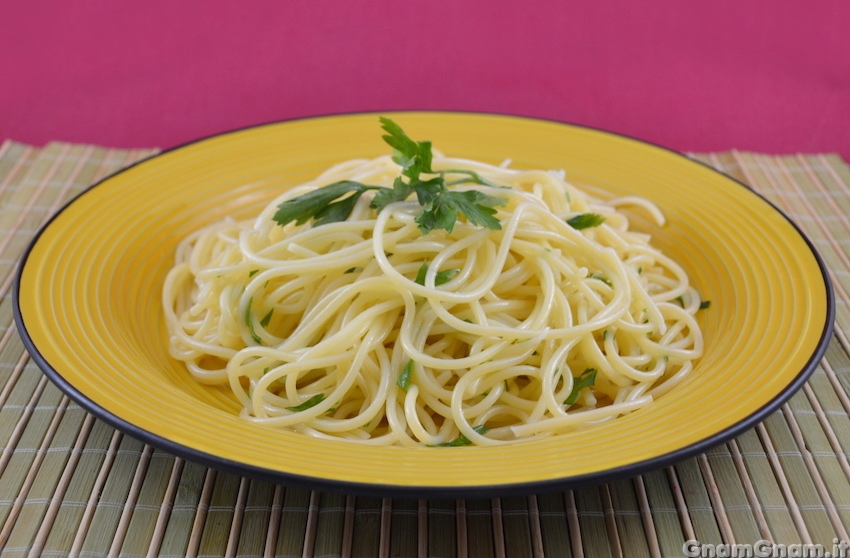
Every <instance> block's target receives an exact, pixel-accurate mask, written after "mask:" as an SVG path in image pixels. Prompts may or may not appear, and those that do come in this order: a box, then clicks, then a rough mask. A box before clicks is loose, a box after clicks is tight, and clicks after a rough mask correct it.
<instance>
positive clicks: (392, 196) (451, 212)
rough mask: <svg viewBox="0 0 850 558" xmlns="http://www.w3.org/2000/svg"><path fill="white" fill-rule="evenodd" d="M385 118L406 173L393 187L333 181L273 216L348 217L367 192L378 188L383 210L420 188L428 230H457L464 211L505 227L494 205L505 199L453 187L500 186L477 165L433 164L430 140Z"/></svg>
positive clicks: (320, 221)
mask: <svg viewBox="0 0 850 558" xmlns="http://www.w3.org/2000/svg"><path fill="white" fill-rule="evenodd" d="M380 121H381V127H382V128H383V129H384V131H385V132H386V134H385V135H384V136H382V137H383V139H384V141H385V142H386V143H387V144H388V145H389V146H390V147H392V149H393V152H392V158H393V161H395V162H396V163H397V164H398V165H400V166H401V175H400V176H398V177H397V178H396V179H395V181H394V182H393V187H392V188H385V187H383V186H370V185H367V184H362V183H360V182H355V181H353V180H343V181H341V182H334V183H333V184H328V185H327V186H323V187H321V188H318V189H316V190H313V191H312V192H308V193H306V194H303V195H301V196H298V197H295V198H292V199H291V200H287V201H285V202H284V203H282V204H280V205H278V210H277V212H275V214H274V216H273V217H272V219H273V220H274V221H275V222H277V223H278V224H279V225H280V226H284V225H286V224H287V223H290V222H292V221H295V223H296V224H298V225H302V224H304V223H306V222H307V221H309V220H311V219H313V220H315V223H314V224H313V225H314V226H319V225H324V224H327V223H334V222H337V221H344V220H346V219H347V218H348V217H349V215H351V212H352V211H353V210H354V206H355V205H356V204H357V200H359V199H360V197H361V196H362V195H363V194H364V193H366V192H368V191H370V190H374V191H376V193H375V197H374V198H373V199H372V203H371V207H372V208H373V209H376V210H377V211H378V212H380V211H382V210H383V209H384V208H385V207H386V206H388V205H389V204H391V203H395V202H400V201H405V200H407V198H409V197H410V196H411V195H413V194H416V199H417V200H418V201H419V205H421V206H422V211H421V212H420V213H419V215H417V216H416V224H417V226H418V227H419V231H420V232H421V233H422V234H423V235H424V234H428V233H429V232H430V231H432V230H437V229H445V230H446V231H448V232H452V230H453V229H454V226H455V223H457V221H458V219H459V218H460V216H461V215H464V216H465V217H466V219H467V220H468V221H469V222H470V223H472V224H473V225H477V226H479V227H486V228H488V229H493V230H500V229H501V228H502V226H501V224H500V223H499V220H498V219H497V218H496V217H495V215H496V213H497V210H496V209H495V208H496V207H500V206H503V205H505V204H506V203H507V200H506V199H504V198H500V197H496V196H490V195H488V194H485V193H483V192H480V191H478V190H466V191H462V192H460V191H455V190H450V189H449V187H450V186H455V185H458V184H479V185H482V186H490V187H498V186H496V185H495V184H492V183H491V182H489V181H488V180H486V179H484V178H483V177H481V176H480V175H479V174H478V173H476V172H474V171H469V170H462V169H451V170H445V171H435V170H433V169H432V168H431V161H432V158H433V154H432V152H431V142H430V141H419V142H417V141H414V140H412V139H410V138H409V137H408V136H407V134H406V133H405V132H404V130H402V129H401V127H400V126H399V125H398V124H396V123H395V122H393V121H392V120H391V119H389V118H386V117H383V116H382V117H381V118H380ZM446 174H452V175H460V178H456V179H455V180H452V181H446Z"/></svg>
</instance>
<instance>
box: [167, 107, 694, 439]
mask: <svg viewBox="0 0 850 558" xmlns="http://www.w3.org/2000/svg"><path fill="white" fill-rule="evenodd" d="M381 121H382V123H383V126H384V130H385V131H386V132H387V134H388V135H386V136H384V137H385V139H386V141H387V142H388V143H389V144H390V145H391V146H392V147H393V154H392V155H388V156H384V157H379V158H377V159H373V160H352V161H347V162H344V163H342V164H339V165H337V166H334V167H332V168H330V169H329V170H327V171H326V172H324V173H323V174H322V175H321V176H319V177H318V178H316V179H315V180H314V181H311V182H309V183H307V184H304V185H301V186H298V187H296V188H293V189H291V190H288V191H286V192H285V193H283V194H282V195H281V196H280V197H278V198H277V199H275V200H274V201H272V202H271V203H270V204H269V205H268V206H267V207H266V208H265V210H263V212H262V213H261V214H260V215H259V217H257V218H256V219H255V220H252V221H248V222H237V221H235V220H232V219H226V220H224V221H222V222H218V223H215V224H213V225H210V226H208V227H206V228H204V229H202V230H199V231H197V232H195V233H194V234H192V235H190V236H189V237H188V238H186V239H185V240H184V241H183V242H182V243H181V244H180V245H179V247H178V249H177V254H176V263H175V266H174V267H173V268H172V269H171V271H170V273H169V275H168V277H167V279H166V281H165V286H164V290H163V305H164V310H165V316H166V320H167V325H168V328H169V332H170V335H171V353H172V355H173V356H174V357H175V358H177V359H179V360H181V361H184V362H185V364H186V366H187V368H188V370H189V371H190V372H191V374H192V375H193V376H194V377H195V378H196V379H197V381H199V382H203V383H206V384H223V385H225V386H227V385H229V388H230V389H231V390H232V392H233V395H234V396H235V397H236V398H237V399H238V401H239V402H240V403H241V404H242V406H243V410H242V416H243V417H244V418H245V419H246V420H251V421H256V422H259V423H263V424H267V425H271V426H275V427H281V428H287V429H291V430H295V431H298V432H301V433H304V434H307V435H312V436H319V437H327V438H334V439H345V440H350V441H356V442H361V443H366V444H375V445H389V444H401V445H428V446H457V445H469V444H476V445H493V444H500V443H506V442H514V441H517V440H524V439H534V438H537V437H541V436H550V435H554V434H557V433H559V432H564V431H568V430H570V429H575V428H582V427H586V426H587V425H591V424H597V423H601V422H605V421H608V420H613V419H615V418H616V417H618V416H621V415H624V414H627V413H630V412H633V411H635V410H637V409H641V408H643V407H645V406H647V405H649V404H650V403H651V402H652V401H653V400H654V399H656V398H657V397H658V396H660V395H661V394H663V393H665V392H667V391H669V390H670V389H671V388H672V387H674V386H675V385H677V384H678V383H680V382H681V381H682V380H683V379H684V378H685V377H686V376H687V375H688V374H689V373H691V371H692V369H693V366H694V361H695V359H697V358H699V357H700V355H701V353H702V349H703V340H702V336H701V332H700V330H699V327H698V325H697V323H696V320H695V315H696V313H697V311H698V310H699V309H700V308H701V307H703V308H704V307H705V306H706V303H704V302H701V301H700V297H699V295H698V294H697V293H696V291H695V290H694V289H693V287H691V286H690V285H689V283H688V278H687V276H686V274H685V273H684V271H683V270H682V269H681V267H680V266H678V265H677V264H676V263H675V262H673V261H671V260H670V259H669V258H667V257H665V256H664V255H663V254H662V253H661V252H660V251H659V250H657V249H655V248H653V247H652V246H651V245H650V244H649V240H650V239H649V237H648V236H647V235H645V234H640V233H637V232H634V231H630V230H629V226H628V225H629V224H628V221H627V218H626V216H625V214H624V213H623V212H621V211H618V208H620V207H622V206H626V205H631V206H635V207H637V208H638V209H639V210H641V211H646V212H648V213H649V214H650V215H651V216H653V218H654V219H655V220H656V221H657V222H658V224H659V225H662V224H663V216H662V215H661V213H660V211H658V209H657V208H656V207H655V206H654V205H652V204H651V203H650V202H648V201H646V200H643V199H640V198H632V197H630V198H615V199H609V200H601V199H597V198H594V197H592V196H590V195H589V194H587V193H584V192H583V191H581V190H579V189H577V188H576V187H574V186H572V185H570V184H569V183H568V182H566V181H565V179H564V173H563V171H557V172H556V171H539V170H515V169H512V168H510V166H509V164H507V163H506V164H503V165H501V166H492V165H488V164H484V163H480V162H475V161H469V160H462V159H453V158H449V157H443V156H440V155H438V154H436V153H432V152H431V146H430V143H429V142H414V141H412V140H410V139H409V138H408V137H407V136H406V135H405V134H404V132H403V131H402V130H401V129H400V128H399V127H398V126H397V125H396V124H395V123H393V122H392V121H390V120H388V119H381Z"/></svg>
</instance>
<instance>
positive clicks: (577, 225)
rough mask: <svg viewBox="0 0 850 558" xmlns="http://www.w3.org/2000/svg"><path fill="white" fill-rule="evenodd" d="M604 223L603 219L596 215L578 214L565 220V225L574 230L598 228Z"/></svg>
mask: <svg viewBox="0 0 850 558" xmlns="http://www.w3.org/2000/svg"><path fill="white" fill-rule="evenodd" d="M604 222H605V217H603V216H602V215H600V214H598V213H579V214H578V215H576V216H574V217H570V218H569V219H567V224H568V225H569V226H571V227H572V228H574V229H576V230H579V231H580V230H582V229H589V228H592V227H598V226H599V225H601V224H602V223H604Z"/></svg>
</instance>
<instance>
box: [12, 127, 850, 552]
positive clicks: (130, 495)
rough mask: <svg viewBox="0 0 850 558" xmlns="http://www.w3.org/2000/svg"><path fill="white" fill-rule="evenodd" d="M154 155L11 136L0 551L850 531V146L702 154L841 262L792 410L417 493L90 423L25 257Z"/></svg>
mask: <svg viewBox="0 0 850 558" xmlns="http://www.w3.org/2000/svg"><path fill="white" fill-rule="evenodd" d="M152 153H153V150H120V149H106V148H100V147H95V146H87V145H71V144H66V143H52V144H49V145H47V146H46V147H44V148H35V147H30V146H26V145H22V144H19V143H14V142H6V143H3V144H2V146H1V147H0V328H2V330H0V441H2V442H0V443H2V446H3V448H2V453H0V551H2V555H3V556H39V555H44V556H103V555H111V556H186V555H188V556H282V557H301V556H321V557H325V556H354V557H361V556H385V557H389V556H393V557H395V556H446V557H454V556H457V557H460V558H463V557H490V556H494V557H514V556H517V557H526V556H527V557H540V556H544V555H546V556H572V557H576V558H578V557H582V556H587V557H628V558H631V557H643V556H647V557H660V556H684V555H685V552H684V550H683V543H685V541H688V540H697V541H699V542H700V543H707V544H714V545H718V544H728V545H733V544H743V545H754V544H757V543H758V541H761V540H767V541H770V542H772V543H778V544H784V545H793V544H812V543H817V544H822V545H823V546H824V548H825V550H827V551H832V550H833V544H834V543H835V540H836V539H837V540H838V541H848V540H850V538H849V537H848V530H850V463H849V462H848V456H850V453H848V452H850V343H848V337H850V294H848V293H850V218H848V217H847V215H848V214H850V168H848V166H847V164H846V163H845V162H844V161H842V160H841V159H840V158H839V157H838V156H835V155H794V156H782V157H774V156H767V155H760V154H754V153H740V152H728V153H718V154H711V155H694V157H695V158H698V159H700V160H702V161H704V162H707V163H708V164H710V165H712V166H715V167H717V168H719V169H720V170H722V171H724V172H726V173H728V174H730V175H732V176H734V177H736V178H737V179H739V180H741V181H742V182H745V183H747V184H750V185H752V187H753V188H755V189H756V190H757V191H758V192H760V193H762V194H763V195H765V196H766V197H767V198H768V199H769V200H771V201H772V202H773V203H774V204H776V206H777V207H779V208H780V209H781V210H783V211H784V212H786V213H787V214H788V215H789V216H791V218H792V219H793V220H794V221H795V222H796V223H798V224H799V225H800V227H801V228H802V229H803V230H804V231H805V232H806V234H807V235H808V236H809V237H810V238H811V239H812V241H813V242H814V243H815V245H816V246H817V248H818V250H819V251H820V253H821V254H822V256H823V257H824V259H825V261H826V262H827V264H828V266H829V268H830V272H831V274H832V279H833V281H834V284H835V290H836V299H837V320H836V322H837V323H836V333H835V335H834V337H833V339H832V342H831V344H830V346H829V349H828V351H827V354H826V357H825V358H824V360H823V361H822V363H821V366H819V367H818V369H817V370H816V372H815V373H814V375H813V377H812V378H811V380H810V381H809V383H808V384H807V385H806V386H805V387H804V388H803V389H802V390H801V391H800V392H798V394H797V395H795V396H794V397H793V399H791V401H790V402H789V403H788V404H786V405H784V406H783V407H782V408H781V410H780V411H778V412H777V413H775V414H774V415H773V416H771V417H770V418H768V419H767V420H766V421H765V422H764V423H762V424H760V425H758V426H757V427H756V428H754V429H752V430H750V431H748V432H747V433H745V434H743V435H742V436H740V437H739V438H737V439H735V440H733V441H731V442H729V443H727V444H724V445H722V446H720V447H717V448H715V449H713V450H712V451H710V452H708V453H706V454H703V455H700V456H699V457H697V458H694V459H690V460H688V461H685V462H683V463H679V464H678V465H676V466H673V467H669V468H666V469H663V470H658V471H654V472H652V473H649V474H645V475H641V476H638V477H634V478H631V479H626V480H621V481H618V482H612V483H610V484H605V485H600V486H595V487H589V488H584V489H580V490H574V491H567V492H558V493H548V494H536V495H529V496H528V497H510V498H495V499H488V500H459V501H434V500H418V501H417V500H402V499H379V498H360V497H352V496H348V497H347V496H342V495H338V494H332V493H319V492H310V491H308V490H304V489H301V488H298V487H291V486H275V485H271V484H268V483H264V482H258V481H254V480H249V479H245V478H240V477H238V476H235V475H232V474H228V473H224V472H217V471H215V470H212V469H208V468H206V467H203V466H200V465H197V464H195V463H191V462H187V461H184V460H182V459H179V458H175V457H173V456H171V455H168V454H166V453H163V452H161V451H159V450H156V449H153V448H151V447H149V446H147V445H145V444H143V443H141V442H139V441H137V440H134V439H132V438H130V437H128V436H124V435H122V434H121V433H119V432H117V431H115V430H113V429H112V428H111V427H109V426H107V425H105V424H104V423H102V422H100V421H99V420H95V419H94V418H93V417H92V416H91V415H88V414H87V413H86V412H85V411H83V410H82V409H81V408H80V407H78V406H77V405H76V404H74V403H71V402H70V401H69V400H68V398H67V397H65V396H63V394H62V393H61V392H60V391H59V390H58V389H57V388H56V387H54V386H53V384H51V383H50V382H48V381H47V380H46V379H45V377H44V376H43V375H42V373H41V372H40V371H39V370H38V368H37V367H36V366H35V364H33V363H32V362H31V361H30V360H29V358H28V355H27V353H26V351H25V350H24V347H23V345H22V343H21V340H20V338H19V337H18V335H17V333H16V331H15V325H14V323H13V320H12V309H11V307H12V304H11V293H10V286H11V283H12V276H13V273H14V269H15V265H16V263H17V260H18V258H19V257H20V256H21V254H22V252H23V251H24V250H25V248H26V246H27V244H28V242H29V240H30V238H31V237H32V235H33V234H34V232H35V231H36V229H37V228H38V227H39V225H40V224H41V223H42V222H44V221H45V219H46V218H47V217H48V216H49V215H51V214H52V213H54V212H55V211H56V210H57V209H59V208H60V207H61V204H62V203H63V201H64V200H67V199H69V198H70V197H71V196H74V195H75V194H77V193H78V192H80V191H81V190H82V189H84V188H85V187H86V186H88V185H90V184H92V183H93V182H95V181H97V180H98V179H100V178H101V177H103V176H106V175H108V174H110V173H112V172H114V171H116V170H118V169H120V168H122V167H124V166H126V165H128V164H130V163H132V162H133V161H136V160H138V159H141V158H144V157H146V156H148V155H150V154H152ZM790 551H791V552H793V551H794V550H793V549H791V550H790ZM717 555H721V556H722V555H724V554H721V553H718V554H717ZM726 555H730V554H726ZM788 555H796V554H788Z"/></svg>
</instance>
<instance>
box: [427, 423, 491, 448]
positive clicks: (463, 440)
mask: <svg viewBox="0 0 850 558" xmlns="http://www.w3.org/2000/svg"><path fill="white" fill-rule="evenodd" d="M473 430H474V431H475V432H476V433H477V434H481V435H482V436H483V435H484V434H487V433H488V432H490V429H489V428H487V427H486V426H484V425H483V424H481V425H478V426H476V427H475V428H473ZM471 445H472V442H471V441H470V440H469V438H467V437H466V436H464V435H463V434H461V435H460V436H458V437H457V438H455V439H454V440H452V441H451V442H445V443H443V444H437V447H441V448H457V447H461V446H471Z"/></svg>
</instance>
